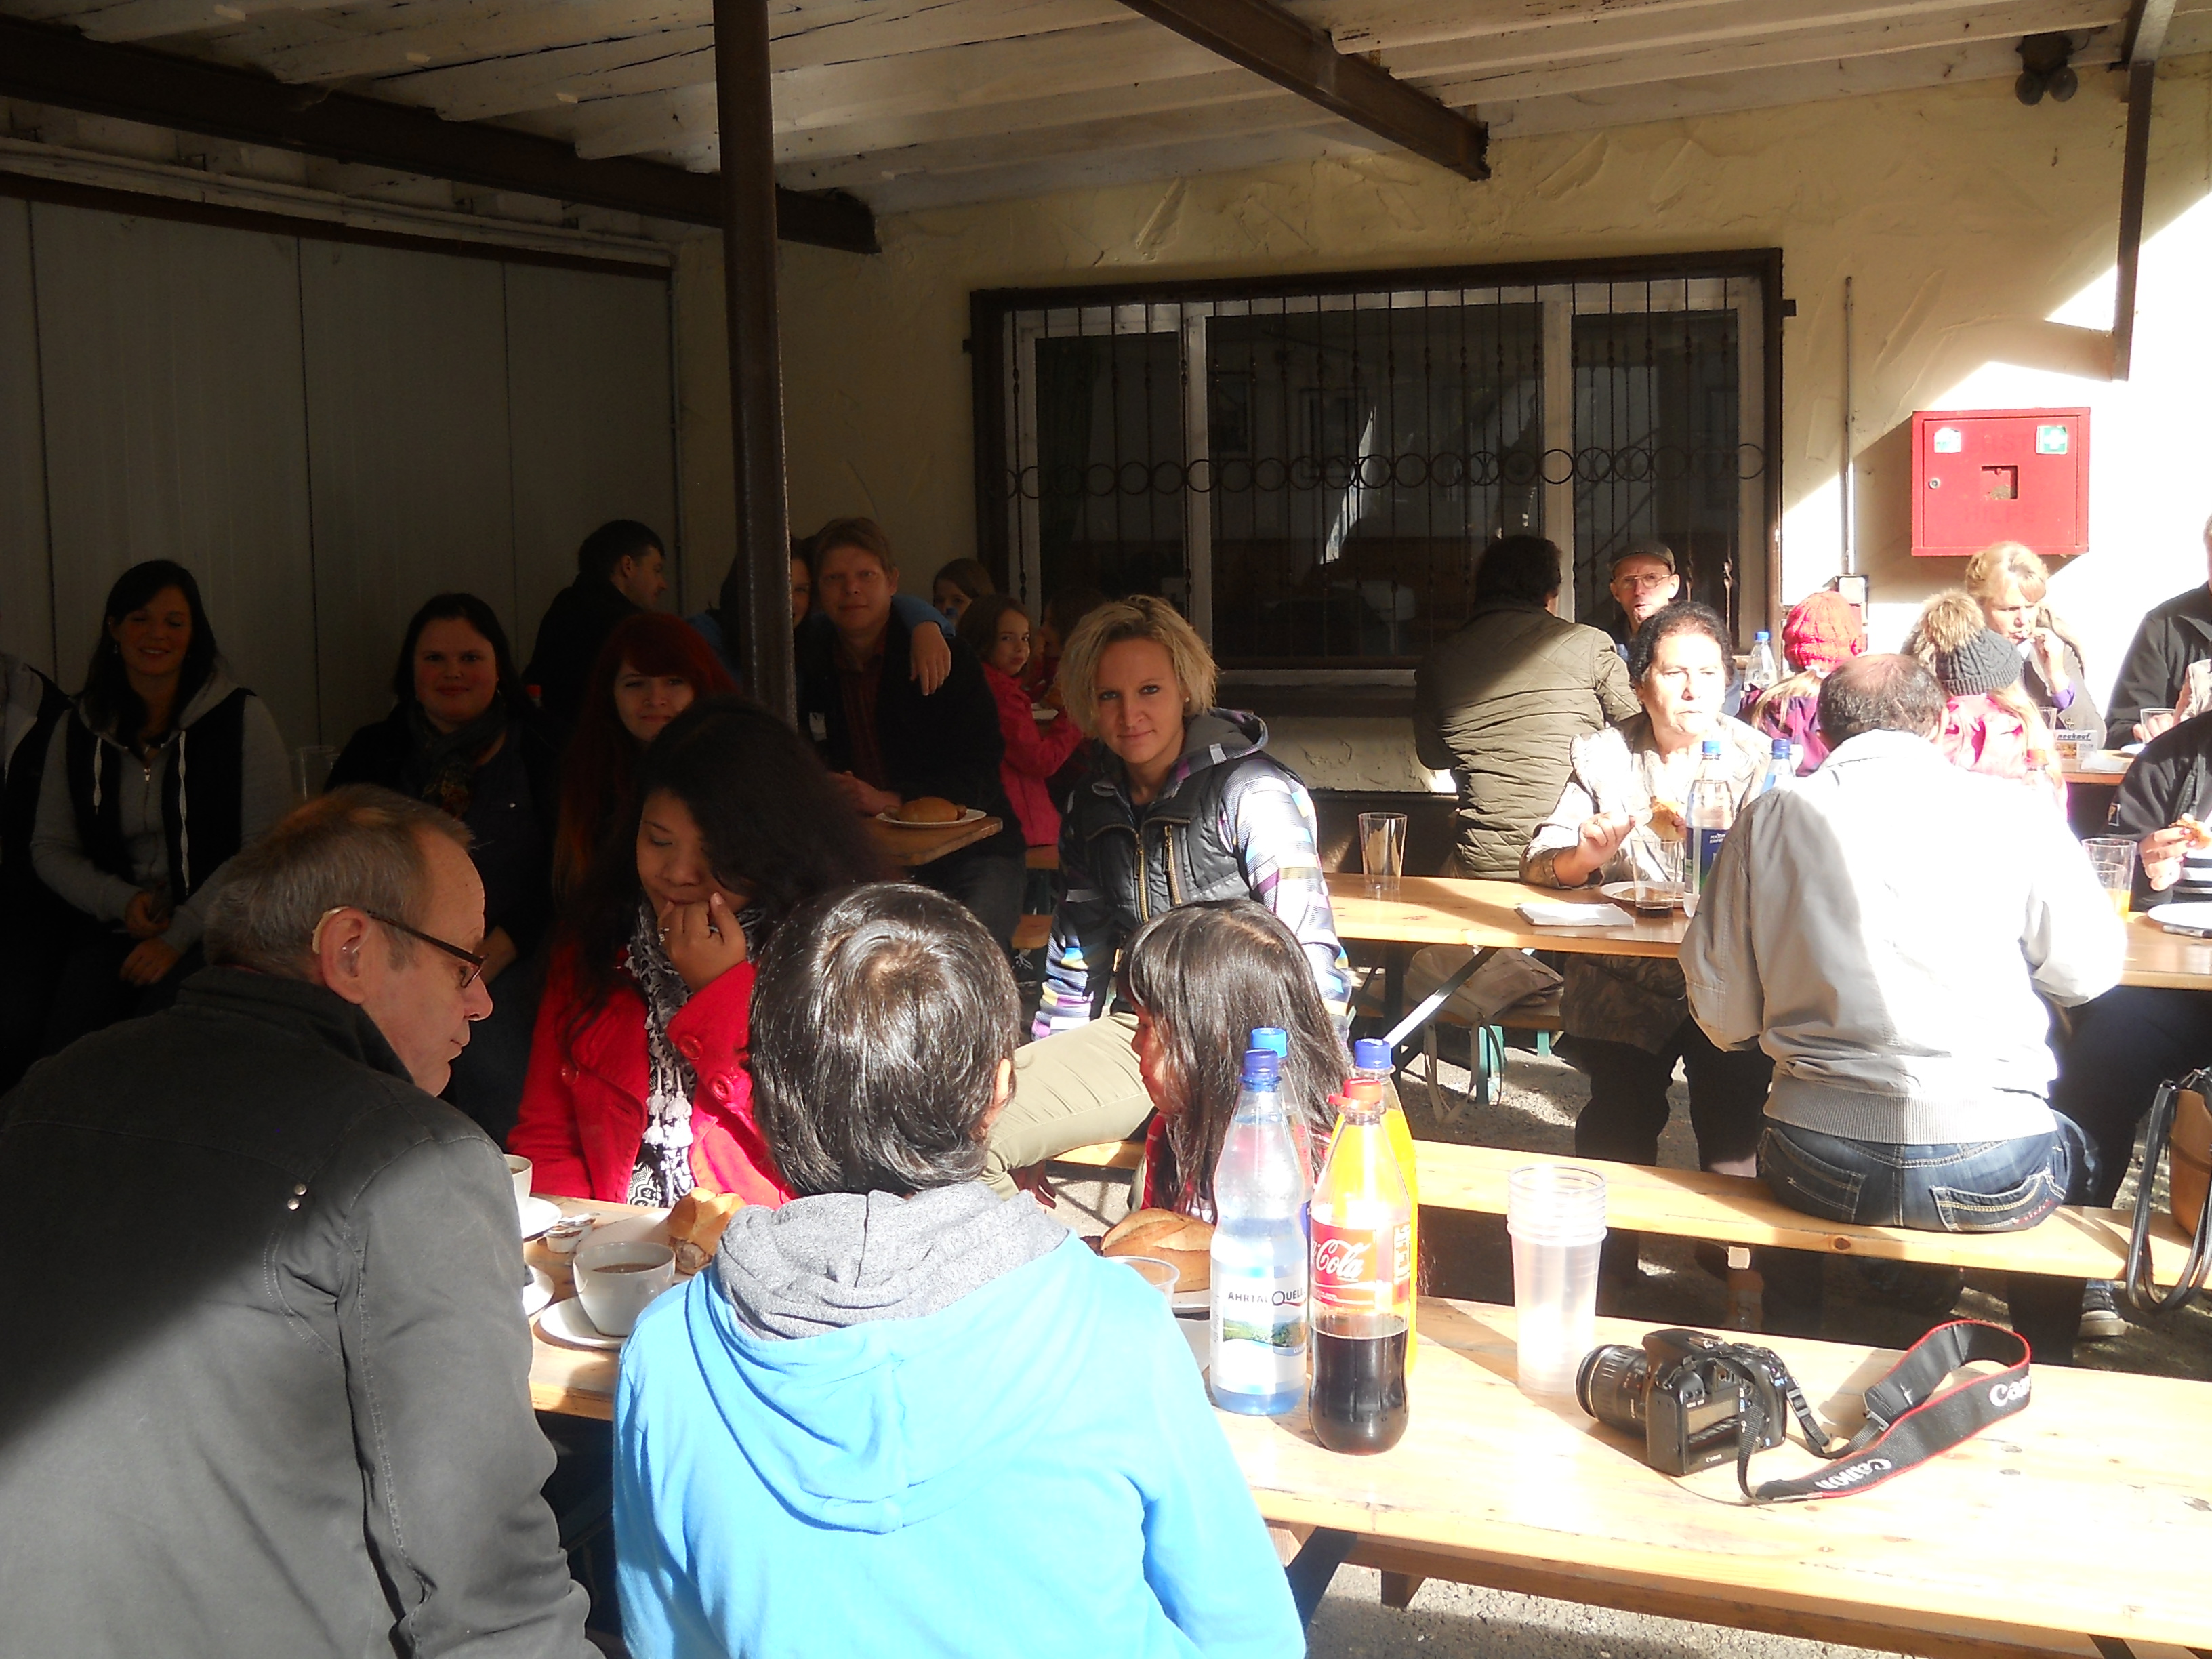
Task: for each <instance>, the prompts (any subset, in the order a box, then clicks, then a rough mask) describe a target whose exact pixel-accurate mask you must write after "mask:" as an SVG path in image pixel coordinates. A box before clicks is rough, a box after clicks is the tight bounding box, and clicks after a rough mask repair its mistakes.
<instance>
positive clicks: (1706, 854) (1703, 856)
mask: <svg viewBox="0 0 2212 1659" xmlns="http://www.w3.org/2000/svg"><path fill="white" fill-rule="evenodd" d="M1727 839H1728V831H1727V830H1725V829H1692V830H1691V831H1690V856H1691V858H1692V860H1694V870H1695V873H1694V874H1692V877H1691V881H1692V883H1693V884H1695V885H1696V887H1697V889H1698V890H1699V892H1701V893H1702V892H1703V891H1705V884H1706V883H1708V882H1710V881H1711V879H1712V878H1713V860H1715V859H1717V858H1718V857H1719V856H1720V853H1721V843H1722V842H1723V841H1725V840H1727Z"/></svg>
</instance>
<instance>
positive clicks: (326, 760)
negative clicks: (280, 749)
mask: <svg viewBox="0 0 2212 1659" xmlns="http://www.w3.org/2000/svg"><path fill="white" fill-rule="evenodd" d="M293 759H294V763H295V767H296V773H295V776H296V778H297V781H298V782H299V785H300V799H301V800H313V799H314V798H315V797H316V796H318V795H319V794H321V793H323V791H324V790H325V789H326V788H328V787H330V781H331V767H333V766H335V765H337V759H338V751H337V750H335V749H333V748H331V746H330V744H326V743H303V744H301V745H300V746H299V748H298V749H296V750H294V751H293Z"/></svg>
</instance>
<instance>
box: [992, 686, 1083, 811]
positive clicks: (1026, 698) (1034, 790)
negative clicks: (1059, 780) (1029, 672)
mask: <svg viewBox="0 0 2212 1659" xmlns="http://www.w3.org/2000/svg"><path fill="white" fill-rule="evenodd" d="M983 678H984V679H985V680H986V681H987V682H988V683H989V684H990V687H991V695H992V696H994V697H996V698H997V699H998V700H999V731H1000V733H1001V735H1003V736H1004V737H1005V738H1006V757H1005V758H1004V759H1002V760H1001V761H1000V763H999V777H1000V781H1002V782H1004V783H1005V785H1006V799H1008V800H1010V801H1012V803H1013V804H1014V816H1015V817H1017V818H1018V819H1020V820H1021V825H1022V840H1023V841H1024V842H1026V843H1027V844H1028V845H1030V846H1031V847H1057V846H1059V845H1060V812H1059V811H1058V809H1057V808H1055V807H1054V805H1053V804H1052V796H1051V795H1050V794H1049V793H1048V792H1047V791H1046V789H1045V787H1044V785H1045V780H1046V779H1047V778H1049V777H1050V776H1051V775H1053V774H1054V773H1055V772H1057V771H1059V770H1060V768H1061V767H1063V766H1065V765H1066V764H1067V759H1068V757H1069V756H1071V755H1073V753H1074V752H1075V749H1076V745H1077V744H1080V743H1081V742H1082V741H1083V733H1082V732H1079V731H1077V730H1076V729H1075V722H1074V721H1073V720H1070V719H1068V718H1067V716H1066V714H1065V713H1062V714H1059V715H1057V716H1055V717H1054V720H1053V722H1052V724H1051V725H1049V726H1045V727H1044V728H1043V729H1042V730H1040V729H1039V728H1038V726H1037V723H1036V715H1034V714H1031V713H1030V694H1029V691H1028V690H1027V689H1026V688H1025V687H1024V686H1023V684H1021V682H1020V681H1018V680H1016V679H1012V678H1008V677H1007V676H1006V675H1004V674H1001V673H1000V671H998V670H997V669H995V668H994V667H992V666H991V665H989V664H988V663H986V664H984V665H983Z"/></svg>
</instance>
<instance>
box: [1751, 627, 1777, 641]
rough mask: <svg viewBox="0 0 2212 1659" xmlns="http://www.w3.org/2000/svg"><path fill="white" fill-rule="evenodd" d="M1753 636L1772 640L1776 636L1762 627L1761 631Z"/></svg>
mask: <svg viewBox="0 0 2212 1659" xmlns="http://www.w3.org/2000/svg"><path fill="white" fill-rule="evenodd" d="M1773 637H1774V636H1773V635H1771V634H1770V633H1768V632H1767V631H1766V630H1765V629H1763V628H1762V629H1759V632H1758V633H1757V634H1756V635H1753V638H1754V639H1761V640H1771V639H1772V638H1773Z"/></svg>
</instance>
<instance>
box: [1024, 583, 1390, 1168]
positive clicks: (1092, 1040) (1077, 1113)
mask: <svg viewBox="0 0 2212 1659" xmlns="http://www.w3.org/2000/svg"><path fill="white" fill-rule="evenodd" d="M1215 681H1216V677H1215V673H1214V667H1213V659H1212V656H1211V654H1209V653H1208V652H1207V651H1206V645H1205V642H1204V641H1201V640H1200V638H1199V637H1198V635H1197V633H1196V632H1195V631H1194V629H1192V627H1191V625H1190V624H1189V623H1187V622H1185V621H1184V620H1183V619H1182V617H1181V616H1180V615H1178V614H1177V613H1176V609H1175V607H1174V606H1173V605H1170V604H1169V603H1168V602H1167V601H1166V600H1165V599H1154V598H1152V597H1151V596H1150V595H1147V594H1139V595H1136V596H1135V597H1133V598H1131V599H1122V600H1119V601H1116V602H1114V603H1111V604H1108V605H1101V606H1099V607H1098V608H1097V610H1095V611H1092V612H1091V614H1090V615H1089V616H1087V617H1085V618H1084V619H1083V621H1082V622H1081V623H1079V625H1078V626H1077V628H1076V629H1075V632H1074V633H1073V635H1071V636H1070V637H1069V639H1068V641H1067V648H1066V652H1065V653H1063V654H1062V655H1061V657H1060V689H1061V690H1062V691H1063V692H1065V693H1066V698H1067V713H1068V715H1069V717H1070V718H1071V719H1073V720H1074V721H1075V723H1076V725H1077V726H1079V728H1080V729H1081V730H1082V732H1083V733H1084V735H1085V736H1086V737H1090V738H1095V739H1097V744H1096V748H1095V752H1094V755H1093V758H1092V760H1091V769H1090V770H1089V771H1088V772H1087V773H1085V775H1084V777H1083V779H1082V781H1080V782H1079V783H1078V784H1077V785H1076V786H1075V789H1074V791H1073V795H1072V796H1071V798H1070V799H1069V802H1068V806H1067V811H1066V815H1065V817H1063V818H1062V820H1061V823H1060V902H1059V904H1058V906H1057V907H1056V908H1055V909H1054V913H1053V919H1052V942H1051V945H1049V947H1048V951H1047V953H1046V959H1045V985H1044V994H1043V1000H1042V1002H1041V1004H1040V1005H1039V1006H1038V1009H1037V1015H1036V1027H1035V1035H1036V1036H1037V1038H1038V1039H1039V1041H1037V1042H1032V1043H1030V1044H1029V1045H1028V1046H1027V1047H1026V1048H1024V1049H1023V1050H1022V1051H1021V1054H1020V1056H1019V1057H1018V1059H1017V1060H1016V1061H1015V1086H1014V1098H1013V1100H1012V1102H1011V1103H1009V1104H1008V1105H1007V1107H1006V1110H1005V1111H1004V1112H1003V1113H1001V1114H1000V1117H999V1120H998V1121H997V1123H996V1124H995V1125H994V1127H993V1128H992V1131H991V1147H990V1159H989V1162H988V1164H987V1167H986V1170H985V1173H984V1179H985V1180H987V1181H988V1182H991V1183H992V1184H993V1185H994V1186H995V1187H998V1188H1000V1190H1001V1191H1002V1192H1004V1191H1011V1190H1012V1184H1013V1177H1012V1173H1011V1172H1012V1170H1018V1169H1024V1168H1027V1167H1029V1166H1031V1165H1034V1164H1039V1163H1041V1162H1042V1161H1044V1160H1045V1159H1047V1158H1052V1157H1054V1156H1055V1155H1056V1154H1058V1153H1060V1152H1066V1151H1067V1150H1068V1149H1069V1148H1071V1147H1074V1146H1089V1145H1091V1144H1093V1143H1095V1142H1097V1141H1102V1140H1119V1139H1122V1138H1123V1137H1125V1136H1127V1135H1128V1134H1129V1133H1131V1132H1132V1131H1133V1130H1134V1129H1135V1128H1136V1127H1138V1126H1139V1124H1141V1123H1142V1122H1143V1121H1145V1118H1146V1115H1147V1114H1148V1113H1149V1112H1150V1110H1151V1109H1152V1102H1151V1099H1150V1097H1148V1096H1147V1095H1146V1091H1145V1085H1144V1079H1142V1077H1141V1076H1140V1075H1139V1071H1138V1066H1137V1060H1136V1056H1135V1054H1134V1052H1133V1049H1132V1047H1131V1042H1132V1039H1133V1034H1134V1032H1135V1030H1136V1018H1135V1015H1134V1014H1133V1012H1128V1011H1127V1010H1125V1009H1123V1008H1121V1006H1120V1005H1119V1004H1118V1002H1117V1001H1116V1000H1115V981H1114V971H1115V964H1116V963H1118V962H1119V961H1120V960H1121V955H1122V952H1123V950H1124V948H1125V947H1126V945H1127V943H1128V941H1129V939H1130V938H1131V936H1132V935H1133V934H1134V933H1136V932H1137V931H1138V929H1139V928H1140V927H1143V926H1144V925H1145V923H1146V922H1147V921H1151V920H1152V918H1153V917H1155V916H1158V915H1164V913H1165V912H1167V911H1169V910H1170V909H1173V908H1176V906H1178V905H1183V904H1194V903H1199V902H1205V901H1207V900H1212V899H1240V898H1249V899H1254V900H1256V901H1257V902H1260V903H1261V904H1263V905H1265V906H1266V907H1267V908H1268V909H1270V910H1272V911H1273V912H1274V914H1275V915H1276V916H1277V917H1278V918H1279V919H1280V920H1281V921H1282V922H1283V924H1284V926H1285V927H1288V928H1289V929H1290V931H1291V937H1292V938H1294V939H1296V940H1297V943H1298V946H1299V948H1300V950H1301V951H1303V952H1304V956H1305V959H1306V964H1307V966H1308V968H1310V969H1311V971H1312V974H1313V979H1314V985H1315V988H1316V990H1317V991H1318V992H1319V993H1320V995H1321V1000H1322V1003H1323V1004H1324V1005H1325V1006H1327V1008H1328V1012H1329V1014H1330V1017H1331V1018H1333V1019H1334V1022H1335V1024H1336V1026H1337V1029H1338V1030H1339V1033H1340V1034H1341V1032H1342V1031H1343V1030H1344V1029H1345V1028H1346V1026H1347V1025H1348V1024H1350V1020H1351V1008H1350V991H1351V969H1350V967H1349V966H1348V965H1347V963H1346V961H1345V956H1344V947H1343V946H1342V945H1340V944H1339V943H1338V942H1337V937H1336V915H1335V912H1334V910H1332V909H1331V908H1329V902H1328V883H1327V882H1326V881H1325V880H1324V879H1323V878H1322V868H1321V855H1320V852H1319V847H1318V844H1319V832H1318V829H1317V828H1316V821H1315V817H1314V808H1313V800H1312V799H1311V797H1310V796H1309V795H1308V794H1307V793H1306V787H1305V785H1304V783H1302V782H1300V781H1299V780H1298V776H1297V774H1296V773H1294V772H1292V771H1291V769H1289V768H1288V767H1285V766H1284V765H1282V764H1281V763H1279V762H1278V761H1276V760H1274V759H1273V757H1270V756H1269V755H1268V754H1267V752H1266V745H1267V726H1266V725H1265V724H1264V723H1263V722H1262V721H1261V720H1260V719H1259V717H1258V716H1256V715H1254V714H1243V713H1241V712H1239V711H1237V710H1235V709H1229V708H1215V707H1214V706H1213V697H1214V688H1215Z"/></svg>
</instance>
